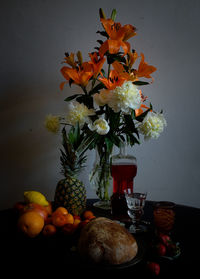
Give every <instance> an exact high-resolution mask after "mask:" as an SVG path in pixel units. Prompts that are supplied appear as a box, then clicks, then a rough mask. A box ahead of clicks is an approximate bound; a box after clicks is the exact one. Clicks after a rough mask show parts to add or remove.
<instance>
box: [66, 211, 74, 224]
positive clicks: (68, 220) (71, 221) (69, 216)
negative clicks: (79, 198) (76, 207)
mask: <svg viewBox="0 0 200 279" xmlns="http://www.w3.org/2000/svg"><path fill="white" fill-rule="evenodd" d="M65 217H66V224H74V217H73V215H72V214H70V213H68V214H67V215H66V216H65Z"/></svg>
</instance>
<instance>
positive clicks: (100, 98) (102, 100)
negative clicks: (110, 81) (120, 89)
mask: <svg viewBox="0 0 200 279" xmlns="http://www.w3.org/2000/svg"><path fill="white" fill-rule="evenodd" d="M93 97H94V101H95V103H96V104H97V105H98V106H104V105H106V104H108V102H109V100H110V97H111V94H110V91H109V90H107V89H103V90H101V92H100V93H96V94H94V96H93Z"/></svg>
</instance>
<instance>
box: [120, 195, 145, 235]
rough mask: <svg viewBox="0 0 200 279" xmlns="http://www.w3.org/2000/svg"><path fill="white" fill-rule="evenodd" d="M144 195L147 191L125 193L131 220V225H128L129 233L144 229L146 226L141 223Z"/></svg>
mask: <svg viewBox="0 0 200 279" xmlns="http://www.w3.org/2000/svg"><path fill="white" fill-rule="evenodd" d="M146 196H147V193H130V192H129V193H125V197H126V202H127V206H128V215H129V216H130V218H131V221H132V225H131V226H130V227H129V232H131V233H139V232H144V231H146V226H145V225H144V224H142V223H141V217H142V215H143V213H144V211H143V208H144V205H145V200H146Z"/></svg>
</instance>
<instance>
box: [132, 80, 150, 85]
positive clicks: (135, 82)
mask: <svg viewBox="0 0 200 279" xmlns="http://www.w3.org/2000/svg"><path fill="white" fill-rule="evenodd" d="M133 84H135V85H138V86H141V85H147V84H149V82H146V81H139V80H138V81H134V82H133Z"/></svg>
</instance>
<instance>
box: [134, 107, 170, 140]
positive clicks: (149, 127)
mask: <svg viewBox="0 0 200 279" xmlns="http://www.w3.org/2000/svg"><path fill="white" fill-rule="evenodd" d="M165 126H167V122H166V120H165V118H164V116H163V114H162V113H155V112H152V111H149V112H148V114H147V115H146V116H145V118H144V119H143V121H142V123H141V124H140V125H139V126H138V130H139V132H140V133H141V134H143V135H144V138H145V139H150V138H155V139H157V138H158V137H159V136H160V134H161V133H162V132H163V130H164V127H165Z"/></svg>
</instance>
